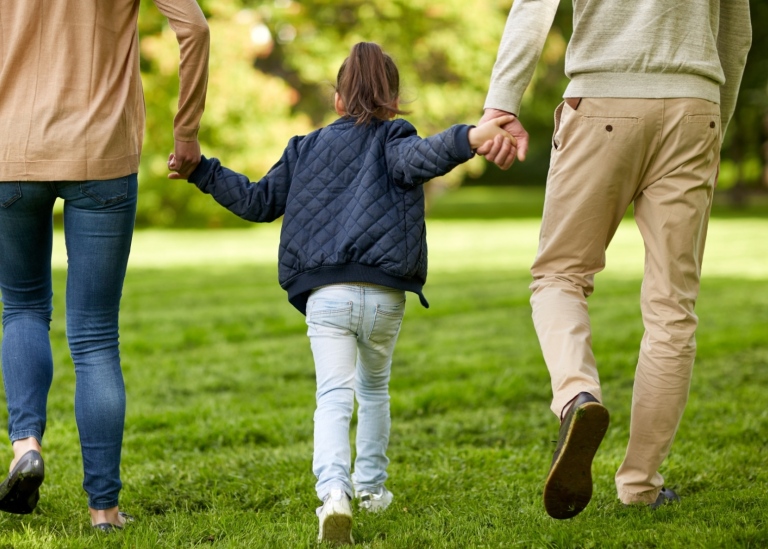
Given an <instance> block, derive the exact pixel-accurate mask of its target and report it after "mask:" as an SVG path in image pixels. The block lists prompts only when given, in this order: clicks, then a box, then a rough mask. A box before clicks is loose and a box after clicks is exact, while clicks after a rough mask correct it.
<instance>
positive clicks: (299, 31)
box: [138, 0, 768, 226]
mask: <svg viewBox="0 0 768 549" xmlns="http://www.w3.org/2000/svg"><path fill="white" fill-rule="evenodd" d="M199 2H200V5H201V7H202V8H203V11H204V12H205V14H206V16H207V17H208V20H209V24H210V27H211V64H210V77H209V88H208V99H207V103H206V111H205V115H204V116H203V120H202V128H201V132H200V141H201V144H202V147H203V153H204V154H206V155H207V156H217V157H219V158H221V159H222V160H223V162H225V163H226V164H227V165H228V166H230V167H232V168H233V169H236V170H239V171H242V172H244V173H246V174H249V175H250V176H251V178H252V179H259V178H260V177H261V176H262V175H263V174H264V173H266V171H267V170H268V169H269V168H270V167H271V166H272V165H273V164H274V162H276V161H277V160H278V159H279V157H280V154H281V152H282V150H283V147H284V146H285V144H286V143H287V141H288V139H289V138H290V137H291V136H293V135H297V134H305V133H308V132H309V131H312V130H313V129H315V128H317V127H319V126H321V125H323V124H327V123H329V122H330V121H332V120H333V119H334V118H335V117H336V115H335V113H334V112H333V109H332V98H333V91H334V89H333V85H334V83H335V78H336V72H337V71H338V67H339V66H340V64H341V62H342V61H343V59H344V58H345V57H346V55H347V53H348V52H349V49H350V48H351V46H352V45H353V44H354V43H356V42H358V41H363V40H365V41H374V42H378V43H379V44H381V45H382V46H383V47H384V49H385V50H386V51H387V52H389V53H390V54H391V55H392V56H393V57H394V58H395V60H396V62H397V64H398V67H399V68H400V72H401V83H402V88H403V89H402V93H403V99H404V100H405V102H406V103H405V105H404V107H405V108H406V109H407V110H410V111H411V113H410V114H408V115H407V118H408V119H409V120H410V121H411V122H413V123H414V125H415V126H416V127H417V128H418V130H419V132H420V133H421V134H422V135H429V134H432V133H435V132H437V131H440V130H442V129H444V128H446V127H448V126H449V125H451V124H454V123H459V122H463V123H473V122H476V121H477V120H478V119H479V117H480V116H481V115H482V107H483V103H484V100H485V93H486V90H487V87H488V81H489V78H490V74H491V69H492V67H493V63H494V61H495V58H496V52H497V48H498V44H499V40H500V38H501V34H502V32H503V29H504V24H505V21H506V18H507V15H508V13H509V8H510V6H511V3H512V2H511V0H495V1H494V0H492V1H488V2H470V3H467V2H466V0H443V1H441V2H439V3H436V2H431V1H428V0H304V1H296V0H272V1H271V2H261V1H256V0H199ZM752 4H753V6H752V10H753V28H755V29H759V28H761V26H760V25H761V24H762V25H764V24H766V23H768V6H766V4H765V0H752ZM572 16H573V12H572V6H571V3H570V2H565V1H564V2H561V5H560V8H559V10H558V12H557V14H556V17H555V22H554V24H553V26H552V30H551V32H550V34H549V38H548V40H547V44H546V46H545V48H544V52H543V54H542V57H541V61H540V63H539V65H538V67H537V69H536V72H535V75H534V78H533V81H532V83H531V85H530V86H529V88H528V91H527V92H526V95H525V97H524V98H523V106H522V110H521V113H520V114H521V119H522V120H523V122H524V124H525V126H526V129H528V131H529V132H530V134H531V147H530V152H529V156H528V159H527V160H526V162H524V163H517V164H515V167H514V168H513V169H512V170H510V171H507V172H502V171H501V170H499V169H497V168H496V167H495V166H492V165H491V166H489V165H487V164H486V163H485V162H484V161H483V160H482V159H479V158H478V159H474V160H473V161H471V162H469V163H467V164H465V165H463V166H461V167H460V168H459V169H457V170H455V171H454V172H452V173H451V174H449V176H447V177H445V178H442V179H441V180H440V181H437V182H435V184H434V185H432V187H431V188H432V189H433V190H435V189H437V190H439V189H440V188H441V187H446V186H454V185H457V184H459V183H461V182H462V181H466V182H467V183H469V184H471V183H472V182H476V183H480V184H486V185H487V184H491V185H496V184H501V185H508V184H515V185H541V184H543V183H544V181H545V179H546V172H547V167H548V163H549V151H550V139H551V135H552V131H553V121H552V112H553V110H554V108H555V106H556V105H557V104H558V102H559V101H560V100H561V96H562V92H563V90H564V89H565V87H566V85H567V80H566V77H565V75H564V67H563V63H564V54H565V48H566V45H567V41H568V38H569V37H570V34H571V29H572ZM139 31H140V35H141V69H142V77H143V81H144V87H145V98H146V108H147V132H146V138H145V144H144V151H143V155H142V165H141V171H140V174H139V176H140V182H141V198H140V203H139V213H138V222H139V223H140V224H152V225H156V226H174V225H196V226H202V225H206V226H227V225H238V224H240V223H244V222H240V221H239V220H238V219H237V218H236V217H235V216H233V215H231V214H229V213H228V212H226V211H225V210H223V209H222V208H220V207H218V206H217V205H215V204H214V203H213V202H212V201H211V200H210V199H209V198H208V197H205V196H203V195H201V194H200V193H197V192H192V189H190V188H188V186H187V185H185V184H182V183H179V182H177V181H170V180H167V179H166V173H167V172H166V160H167V157H168V153H169V152H170V151H171V150H172V147H173V136H172V130H171V129H172V120H173V115H174V113H175V110H176V98H177V93H178V47H177V45H176V42H175V38H174V35H173V32H172V31H171V30H170V29H169V27H168V25H167V22H166V21H165V19H164V18H163V17H162V16H161V15H160V13H159V12H158V10H157V8H156V7H155V6H154V4H153V3H152V1H151V0H142V5H141V12H140V16H139ZM766 46H768V44H766V37H765V36H764V35H760V33H759V32H756V33H755V45H754V46H753V48H752V53H751V54H750V60H749V65H748V67H747V72H746V73H745V77H744V85H743V87H742V95H741V98H740V101H739V105H738V107H737V109H738V110H737V113H736V116H735V117H734V122H733V123H732V124H731V128H730V129H729V132H728V136H727V139H726V147H725V148H724V151H723V158H724V164H723V174H722V177H721V182H722V183H721V184H722V186H723V187H737V188H740V187H739V186H738V185H737V182H739V185H741V186H746V185H749V184H752V185H754V184H755V183H756V181H757V179H758V178H759V177H758V176H759V173H760V170H761V168H762V166H763V164H764V160H762V157H761V156H760V147H759V141H760V139H762V140H765V139H766V136H765V133H763V134H762V137H760V131H761V128H763V130H762V131H763V132H765V131H767V130H766V129H765V128H764V126H761V124H763V119H764V117H765V113H768V105H767V103H768V94H767V93H766V81H767V80H768V47H766ZM756 174H757V175H756Z"/></svg>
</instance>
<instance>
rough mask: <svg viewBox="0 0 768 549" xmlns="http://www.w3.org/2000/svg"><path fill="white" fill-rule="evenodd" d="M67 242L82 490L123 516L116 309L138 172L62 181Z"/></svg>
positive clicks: (94, 504)
mask: <svg viewBox="0 0 768 549" xmlns="http://www.w3.org/2000/svg"><path fill="white" fill-rule="evenodd" d="M59 189H60V194H61V196H62V197H63V198H64V200H65V205H64V229H65V237H66V243H67V256H68V264H69V268H68V274H67V339H68V341H69V347H70V352H71V353H72V360H73V362H74V364H75V374H76V377H77V381H76V389H75V417H76V420H77V427H78V430H79V433H80V444H81V449H82V455H83V469H84V480H83V488H84V489H85V491H86V493H87V494H88V506H89V507H90V508H91V510H92V515H94V516H93V520H94V522H95V523H98V522H99V521H100V520H101V518H99V517H101V516H102V515H104V513H101V514H99V513H94V511H105V510H109V511H110V512H109V513H108V517H109V518H108V521H109V522H112V523H113V524H122V521H121V520H120V518H119V517H118V516H117V504H118V494H119V493H120V489H121V487H122V483H121V481H120V452H121V447H122V440H123V426H124V421H125V386H124V384H123V375H122V370H121V367H120V354H119V349H118V315H119V310H120V298H121V296H122V289H123V280H124V278H125V272H126V267H127V264H128V255H129V252H130V248H131V238H132V235H133V225H134V218H135V215H136V198H137V178H136V175H135V174H133V175H130V176H127V177H123V178H119V179H113V180H107V181H88V182H79V183H66V184H61V185H60V188H59Z"/></svg>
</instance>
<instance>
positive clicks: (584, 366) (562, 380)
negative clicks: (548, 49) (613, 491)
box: [531, 99, 657, 518]
mask: <svg viewBox="0 0 768 549" xmlns="http://www.w3.org/2000/svg"><path fill="white" fill-rule="evenodd" d="M655 106H657V104H656V103H654V102H652V101H650V102H648V101H646V102H639V103H638V102H637V101H636V100H617V99H584V100H582V101H581V103H580V104H579V106H578V108H577V109H576V110H574V109H572V108H571V107H570V106H569V105H568V104H567V103H566V104H565V105H564V106H563V107H562V113H561V116H560V117H559V118H556V122H558V124H556V126H557V129H556V133H555V139H554V144H553V150H552V160H551V165H550V171H549V176H548V179H547V191H546V198H545V204H544V215H543V218H542V227H541V234H540V240H539V250H538V254H537V257H536V260H535V262H534V264H533V267H532V268H531V272H532V274H533V277H534V281H533V283H532V284H531V290H532V292H533V294H532V296H531V306H532V309H533V321H534V325H535V328H536V332H537V334H538V337H539V342H540V343H541V348H542V352H543V355H544V360H545V362H546V364H547V368H548V369H549V373H550V376H551V381H552V392H553V400H552V411H553V412H554V413H555V414H556V415H557V416H558V417H559V418H560V419H561V420H563V423H562V426H561V433H560V439H559V441H558V446H557V450H556V453H555V457H554V459H553V462H552V467H551V469H550V474H549V477H548V479H547V483H546V485H545V493H544V500H545V506H546V508H547V512H548V513H549V514H550V515H551V516H553V517H555V518H569V517H571V516H574V515H576V514H578V513H579V512H580V511H581V510H582V509H583V508H584V507H585V506H586V505H587V503H588V502H589V499H590V497H591V494H592V479H591V463H592V458H593V457H594V453H595V451H596V450H597V447H598V446H599V444H600V442H601V441H602V437H603V436H604V434H605V429H606V428H607V423H608V415H607V411H605V409H604V408H602V406H601V405H600V404H599V402H600V401H601V400H602V395H601V390H600V382H599V377H598V373H597V367H596V364H595V358H594V355H593V352H592V342H591V327H590V321H589V314H588V310H587V301H586V298H587V296H589V295H590V294H591V293H592V290H593V280H594V275H595V274H596V273H597V272H599V271H601V270H602V269H603V268H604V266H605V250H606V248H607V247H608V244H609V243H610V241H611V239H612V238H613V235H614V234H615V232H616V229H617V227H618V225H619V223H620V221H621V219H622V218H623V216H624V214H625V212H626V209H627V207H628V206H629V204H630V203H631V201H632V199H633V198H634V196H635V193H636V192H637V187H638V182H639V181H640V180H641V178H642V174H643V172H644V170H645V169H646V166H647V164H648V161H647V158H648V156H649V155H648V152H649V151H650V150H651V147H652V145H653V143H654V139H655V137H656V135H657V125H656V124H655V119H656V118H657V113H656V112H655V111H654V107H655ZM558 110H560V109H558ZM585 393H586V394H587V395H591V397H593V398H588V397H586V396H584V397H579V398H580V400H577V401H576V405H575V406H574V409H573V410H571V412H570V413H568V411H569V410H568V408H567V406H568V404H569V403H571V402H572V401H573V400H574V399H576V397H578V396H579V395H583V394H585Z"/></svg>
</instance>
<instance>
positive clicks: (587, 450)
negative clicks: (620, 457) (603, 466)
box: [544, 402, 609, 519]
mask: <svg viewBox="0 0 768 549" xmlns="http://www.w3.org/2000/svg"><path fill="white" fill-rule="evenodd" d="M608 423H609V415H608V410H607V409H606V408H605V407H604V406H603V405H602V404H599V403H597V402H589V403H586V404H584V405H582V406H580V407H579V409H578V410H576V411H575V413H574V417H573V420H572V421H571V425H570V427H569V429H568V433H567V434H566V438H565V443H564V444H563V447H562V450H561V451H560V455H559V456H558V458H557V461H556V462H555V463H553V464H552V468H551V469H550V471H549V476H547V481H546V483H545V484H544V508H545V509H546V511H547V514H548V515H549V516H550V517H552V518H555V519H568V518H571V517H575V516H576V515H578V514H579V513H581V512H582V511H583V510H584V508H585V507H586V506H587V504H588V503H589V500H590V499H592V460H593V459H594V457H595V454H596V453H597V449H598V448H599V447H600V443H601V442H602V441H603V437H605V433H606V431H607V430H608Z"/></svg>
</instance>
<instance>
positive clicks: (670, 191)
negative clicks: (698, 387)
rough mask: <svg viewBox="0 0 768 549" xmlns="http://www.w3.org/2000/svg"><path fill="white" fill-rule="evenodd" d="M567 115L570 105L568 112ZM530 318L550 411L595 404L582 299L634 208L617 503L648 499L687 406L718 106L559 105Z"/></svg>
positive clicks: (656, 102)
mask: <svg viewBox="0 0 768 549" xmlns="http://www.w3.org/2000/svg"><path fill="white" fill-rule="evenodd" d="M574 107H576V108H575V109H574ZM555 123H556V130H555V135H554V139H553V148H552V158H551V163H550V170H549V176H548V179H547V190H546V199H545V204H544V214H543V219H542V226H541V235H540V240H539V250H538V254H537V256H536V260H535V262H534V264H533V267H532V268H531V272H532V274H533V278H534V281H533V283H532V284H531V290H532V292H533V294H532V296H531V305H532V308H533V321H534V325H535V327H536V332H537V334H538V337H539V342H540V343H541V348H542V351H543V355H544V360H545V361H546V363H547V368H548V369H549V373H550V376H551V378H552V391H553V396H554V397H553V400H552V411H553V412H554V413H555V414H557V415H558V417H560V415H561V412H562V410H563V407H564V406H565V405H566V404H567V403H568V402H569V401H570V400H571V399H573V398H574V397H575V396H576V395H577V394H579V393H580V392H582V391H586V392H589V393H591V394H592V395H593V396H595V397H596V398H597V399H599V400H601V401H602V394H601V390H600V381H599V377H598V373H597V367H596V363H595V357H594V355H593V352H592V342H591V328H590V321H589V314H588V311H587V300H586V298H587V296H589V295H590V294H591V293H592V290H593V288H594V276H595V274H596V273H598V272H600V271H601V270H602V269H603V268H604V267H605V250H606V248H607V247H608V244H609V243H610V242H611V239H612V238H613V235H614V233H615V232H616V228H617V227H618V225H619V222H620V221H621V219H622V217H623V216H624V214H625V212H626V210H627V208H628V206H629V205H630V204H634V214H635V221H636V222H637V226H638V228H639V229H640V233H641V234H642V237H643V241H644V243H645V272H644V276H643V284H642V290H641V310H642V316H643V323H644V326H645V334H644V336H643V339H642V342H641V345H640V355H639V358H638V362H637V370H636V373H635V382H634V391H633V397H632V419H631V425H630V436H629V445H628V447H627V453H626V456H625V458H624V462H623V463H622V464H621V466H620V467H619V470H618V472H617V473H616V487H617V489H618V494H619V499H620V500H621V501H622V502H624V503H651V502H653V501H655V500H656V497H657V495H658V493H659V490H660V489H661V487H662V484H663V482H664V479H663V478H662V476H661V475H660V474H659V472H658V469H659V466H660V465H661V463H662V461H664V459H665V458H666V457H667V454H668V453H669V449H670V446H671V445H672V441H673V439H674V437H675V433H676V431H677V428H678V425H679V423H680V419H681V417H682V414H683V410H684V408H685V404H686V402H687V399H688V390H689V387H690V380H691V372H692V369H693V361H694V356H695V354H696V341H695V336H694V333H695V330H696V325H697V322H698V318H697V317H696V314H695V313H694V305H695V303H696V298H697V296H698V292H699V277H700V273H701V261H702V255H703V252H704V241H705V239H706V232H707V223H708V221H709V209H710V204H711V200H712V192H713V189H714V185H715V181H716V177H717V176H716V173H717V168H718V163H719V152H720V138H721V128H720V109H719V106H718V105H717V104H715V103H711V102H709V101H705V100H702V99H687V98H683V99H605V98H600V99H589V98H585V99H582V100H581V101H580V102H577V101H576V100H574V99H568V100H566V102H564V103H563V104H561V105H560V106H559V107H558V109H557V111H556V113H555Z"/></svg>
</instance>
